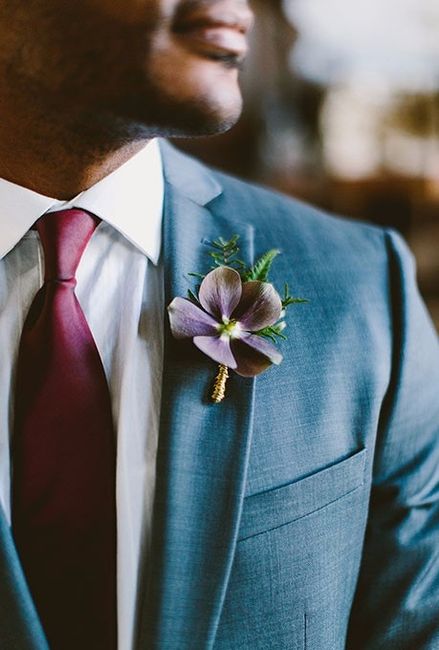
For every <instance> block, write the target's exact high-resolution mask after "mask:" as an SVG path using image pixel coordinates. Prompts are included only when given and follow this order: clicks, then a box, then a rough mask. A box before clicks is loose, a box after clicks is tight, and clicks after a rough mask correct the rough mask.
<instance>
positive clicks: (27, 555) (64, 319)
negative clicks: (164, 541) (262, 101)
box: [12, 209, 117, 650]
mask: <svg viewBox="0 0 439 650" xmlns="http://www.w3.org/2000/svg"><path fill="white" fill-rule="evenodd" d="M98 221H99V220H98V219H97V218H96V217H94V216H93V215H91V214H89V213H87V212H85V211H83V210H77V209H72V210H64V211H61V212H55V213H50V214H47V215H45V216H44V217H42V218H41V219H40V220H39V221H38V222H37V224H36V227H37V230H38V233H39V235H40V239H41V243H42V247H43V251H44V258H45V278H44V284H43V286H42V288H41V289H40V290H39V292H38V293H37V295H36V296H35V299H34V301H33V303H32V305H31V308H30V311H29V314H28V316H27V319H26V321H25V323H24V327H23V332H22V335H21V341H20V348H19V356H18V365H17V379H16V392H15V421H14V433H13V441H12V463H13V478H12V528H13V534H14V539H15V543H16V546H17V550H18V553H19V556H20V559H21V562H22V566H23V569H24V573H25V576H26V579H27V581H28V584H29V588H30V591H31V594H32V596H33V599H34V602H35V605H36V608H37V611H38V613H39V616H40V618H41V621H42V624H43V627H44V630H45V632H46V635H47V638H48V642H49V645H50V647H51V649H52V650H80V649H81V650H113V649H115V648H116V645H117V634H116V627H117V623H116V621H117V618H116V614H117V608H116V505H115V474H116V453H115V439H114V430H113V423H112V416H111V403H110V396H109V391H108V386H107V382H106V378H105V374H104V369H103V366H102V363H101V360H100V357H99V353H98V350H97V348H96V345H95V342H94V340H93V336H92V334H91V332H90V329H89V327H88V324H87V322H86V319H85V317H84V314H83V312H82V309H81V307H80V305H79V302H78V300H77V298H76V295H75V293H74V290H75V286H76V278H75V274H76V269H77V267H78V264H79V262H80V259H81V256H82V254H83V252H84V250H85V248H86V246H87V244H88V242H89V240H90V238H91V236H92V234H93V232H94V229H95V228H96V226H97V224H98Z"/></svg>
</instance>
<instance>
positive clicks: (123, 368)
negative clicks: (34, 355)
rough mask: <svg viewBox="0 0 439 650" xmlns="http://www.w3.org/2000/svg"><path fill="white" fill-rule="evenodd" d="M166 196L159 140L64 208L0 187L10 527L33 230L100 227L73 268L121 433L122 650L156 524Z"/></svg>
mask: <svg viewBox="0 0 439 650" xmlns="http://www.w3.org/2000/svg"><path fill="white" fill-rule="evenodd" d="M163 195H164V181H163V172H162V164H161V157H160V149H159V146H158V142H157V141H155V140H153V141H152V142H150V143H149V144H148V145H147V146H146V147H144V148H143V149H142V150H141V151H140V152H139V153H137V154H136V155H135V156H133V157H132V158H131V159H130V160H129V161H128V162H126V163H125V164H124V165H122V166H121V167H119V169H117V170H116V171H114V172H113V173H112V174H110V175H109V176H107V177H106V178H104V179H103V180H101V181H100V182H98V183H96V185H94V186H93V187H91V188H90V189H88V190H87V191H85V192H83V193H81V194H79V195H78V196H77V197H76V198H74V199H73V200H71V201H69V202H66V201H57V200H55V199H52V198H49V197H46V196H42V195H40V194H37V193H35V192H32V191H31V190H29V189H26V188H23V187H19V186H17V185H14V184H13V183H10V182H8V181H5V180H2V179H0V349H1V351H2V362H1V364H0V505H1V506H2V507H3V509H4V512H5V515H6V517H7V519H8V521H9V522H10V519H11V507H10V467H11V465H10V457H9V441H10V435H11V430H12V421H13V413H14V377H15V368H16V360H17V354H18V345H19V340H20V334H21V330H22V327H23V322H24V319H25V317H26V314H27V312H28V310H29V307H30V305H31V303H32V300H33V298H34V296H35V294H36V292H37V291H38V289H39V288H40V287H41V285H42V283H43V275H44V258H43V253H42V248H41V245H40V241H39V237H38V233H37V232H36V231H35V230H29V229H30V228H31V226H32V225H33V224H34V223H35V221H36V220H37V219H38V218H39V217H40V216H41V215H43V214H45V213H46V212H53V211H57V210H60V209H65V208H72V207H78V208H83V209H85V210H89V211H90V212H93V213H94V214H95V215H97V216H98V217H100V218H101V219H102V222H101V223H100V224H99V226H98V227H97V229H96V231H95V233H94V234H93V236H92V238H91V240H90V243H89V244H88V246H87V248H86V250H85V252H84V255H83V257H82V260H81V262H80V265H79V267H78V271H77V276H76V277H77V281H78V284H77V289H76V294H77V297H78V300H79V302H80V304H81V306H82V309H83V311H84V313H85V316H86V318H87V321H88V324H89V326H90V329H91V331H92V333H93V335H94V338H95V341H96V345H97V347H98V350H99V352H100V355H101V358H102V362H103V365H104V368H105V373H106V376H107V380H108V383H109V387H110V393H111V397H112V408H113V417H114V422H115V426H116V431H117V494H116V501H117V523H118V540H117V541H118V555H117V594H118V630H119V631H118V638H119V644H118V648H119V650H132V648H133V643H134V641H135V634H136V605H137V602H138V598H139V595H140V594H139V591H140V581H139V577H140V578H141V577H142V574H143V571H144V569H145V567H144V566H143V563H144V558H145V555H146V554H147V549H148V545H149V541H150V532H151V522H152V504H153V497H154V486H155V461H156V450H157V438H158V426H159V410H160V397H161V395H160V393H161V378H162V356H163V322H162V319H163V311H164V290H163V269H162V264H161V262H160V261H159V259H160V248H161V223H162V212H163Z"/></svg>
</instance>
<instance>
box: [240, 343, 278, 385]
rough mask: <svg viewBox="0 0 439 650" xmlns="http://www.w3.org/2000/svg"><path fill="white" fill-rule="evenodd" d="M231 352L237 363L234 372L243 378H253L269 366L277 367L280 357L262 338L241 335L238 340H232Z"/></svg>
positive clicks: (276, 350) (275, 349) (272, 346)
mask: <svg viewBox="0 0 439 650" xmlns="http://www.w3.org/2000/svg"><path fill="white" fill-rule="evenodd" d="M231 347H232V352H233V355H234V357H235V359H236V361H237V364H238V365H237V368H236V372H237V373H238V375H242V376H243V377H255V376H256V375H259V374H260V373H261V372H264V370H267V368H269V367H270V366H271V364H273V363H275V364H276V365H279V364H280V363H281V362H282V359H283V357H282V355H281V353H280V352H279V351H278V349H277V348H275V346H274V345H272V344H271V343H269V341H267V340H266V339H264V338H263V337H262V336H256V334H243V335H242V336H241V338H239V339H232V344H231Z"/></svg>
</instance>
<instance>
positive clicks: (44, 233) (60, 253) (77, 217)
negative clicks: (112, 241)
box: [36, 208, 100, 282]
mask: <svg viewBox="0 0 439 650" xmlns="http://www.w3.org/2000/svg"><path fill="white" fill-rule="evenodd" d="M99 221H100V220H99V219H98V218H97V217H95V216H94V215H92V214H90V213H88V212H85V211H84V210H79V209H76V208H73V209H71V210H61V211H59V212H49V213H48V214H46V215H44V216H43V217H41V218H40V219H39V220H38V221H37V223H36V228H37V230H38V233H39V235H40V239H41V244H42V246H43V251H44V265H45V273H44V279H45V281H46V282H47V281H48V280H58V281H65V280H71V279H72V278H74V277H75V274H76V269H77V268H78V264H79V262H80V260H81V257H82V254H83V252H84V250H85V248H86V246H87V244H88V242H89V241H90V237H91V236H92V234H93V232H94V230H95V228H96V226H97V225H98V223H99Z"/></svg>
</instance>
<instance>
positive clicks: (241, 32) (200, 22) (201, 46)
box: [174, 2, 253, 59]
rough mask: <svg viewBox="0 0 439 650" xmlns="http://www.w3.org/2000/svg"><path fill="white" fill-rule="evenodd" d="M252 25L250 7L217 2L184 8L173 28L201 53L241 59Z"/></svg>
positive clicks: (246, 46) (245, 50) (245, 49)
mask: <svg viewBox="0 0 439 650" xmlns="http://www.w3.org/2000/svg"><path fill="white" fill-rule="evenodd" d="M252 25H253V13H252V12H251V11H250V9H248V8H247V7H243V6H239V7H238V6H236V3H231V2H219V3H217V4H214V5H210V6H206V5H201V6H199V7H198V8H192V10H189V11H186V12H183V13H182V14H181V15H180V16H178V17H177V20H176V22H175V25H174V32H175V33H176V34H177V35H178V36H179V37H180V38H182V39H184V40H185V41H187V42H189V44H190V46H191V47H192V49H195V51H197V52H198V53H200V54H205V55H207V56H220V57H221V56H233V57H236V58H239V59H242V58H244V57H245V55H246V54H247V50H248V43H247V34H248V32H249V31H250V29H251V27H252Z"/></svg>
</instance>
